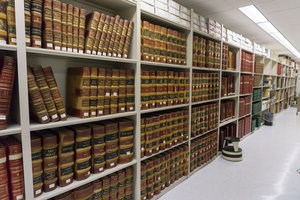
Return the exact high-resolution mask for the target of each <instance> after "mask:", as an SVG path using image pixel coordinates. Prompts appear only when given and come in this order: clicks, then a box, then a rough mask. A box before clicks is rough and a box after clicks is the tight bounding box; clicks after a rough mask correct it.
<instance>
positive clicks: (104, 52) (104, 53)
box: [102, 17, 116, 56]
mask: <svg viewBox="0 0 300 200" xmlns="http://www.w3.org/2000/svg"><path fill="white" fill-rule="evenodd" d="M115 21H116V17H110V22H109V26H108V30H107V35H106V38H105V42H104V45H103V49H102V56H107V53H108V47H109V42H110V40H111V37H112V33H113V29H114V24H115Z"/></svg>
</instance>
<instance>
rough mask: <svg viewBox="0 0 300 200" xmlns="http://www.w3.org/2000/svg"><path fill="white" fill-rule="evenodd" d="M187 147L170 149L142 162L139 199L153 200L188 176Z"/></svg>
mask: <svg viewBox="0 0 300 200" xmlns="http://www.w3.org/2000/svg"><path fill="white" fill-rule="evenodd" d="M188 162H189V153H188V146H187V145H184V146H180V147H177V148H175V149H171V150H169V151H167V152H164V153H162V154H160V155H158V156H155V157H153V158H151V159H148V160H146V161H144V162H142V166H141V168H142V169H141V199H149V200H150V199H153V197H154V196H155V195H158V194H160V193H161V192H162V191H163V190H164V189H166V188H168V187H170V186H171V185H172V184H173V183H174V182H175V181H177V180H178V179H180V178H181V177H183V176H187V174H188Z"/></svg>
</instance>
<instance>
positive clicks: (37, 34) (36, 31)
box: [31, 0, 43, 47]
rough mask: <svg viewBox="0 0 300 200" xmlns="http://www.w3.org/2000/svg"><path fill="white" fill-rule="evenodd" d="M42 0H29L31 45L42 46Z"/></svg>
mask: <svg viewBox="0 0 300 200" xmlns="http://www.w3.org/2000/svg"><path fill="white" fill-rule="evenodd" d="M42 9H43V8H42V0H31V46H32V47H42V11H43V10H42Z"/></svg>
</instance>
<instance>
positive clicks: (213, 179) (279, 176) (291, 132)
mask: <svg viewBox="0 0 300 200" xmlns="http://www.w3.org/2000/svg"><path fill="white" fill-rule="evenodd" d="M240 147H241V148H242V149H243V161H242V162H239V163H234V162H229V161H225V160H223V159H222V158H221V157H218V158H217V159H216V160H215V161H214V162H212V163H211V164H209V165H208V166H206V167H205V168H203V169H202V170H200V171H199V172H197V173H196V174H194V175H193V176H192V177H190V178H189V179H188V180H186V181H185V182H183V183H182V184H180V185H179V186H177V187H176V188H175V189H173V190H171V191H170V192H169V193H167V194H166V195H164V196H163V197H161V198H160V200H300V174H298V173H297V172H296V170H297V169H300V115H299V116H296V109H295V108H290V109H288V110H287V111H283V112H281V113H280V114H278V115H276V117H275V119H274V125H273V126H272V127H268V126H263V127H262V128H260V129H259V130H257V131H255V132H254V133H253V134H252V135H250V136H249V137H247V138H246V139H245V140H243V141H242V142H241V143H240Z"/></svg>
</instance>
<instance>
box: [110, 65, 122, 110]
mask: <svg viewBox="0 0 300 200" xmlns="http://www.w3.org/2000/svg"><path fill="white" fill-rule="evenodd" d="M111 78H112V79H111V98H110V114H115V113H117V112H118V97H119V80H120V70H118V69H113V70H112V77H111Z"/></svg>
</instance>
